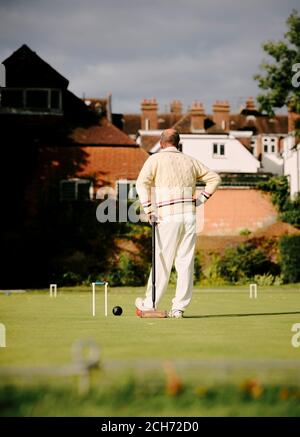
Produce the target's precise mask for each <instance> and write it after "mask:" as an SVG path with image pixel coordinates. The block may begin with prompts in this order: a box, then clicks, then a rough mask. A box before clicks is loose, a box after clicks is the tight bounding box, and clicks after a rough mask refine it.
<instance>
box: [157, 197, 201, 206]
mask: <svg viewBox="0 0 300 437" xmlns="http://www.w3.org/2000/svg"><path fill="white" fill-rule="evenodd" d="M185 202H195V199H193V198H192V197H190V198H180V199H170V200H165V201H163V202H159V203H157V204H156V206H157V207H158V208H161V207H162V206H169V205H176V204H177V203H185Z"/></svg>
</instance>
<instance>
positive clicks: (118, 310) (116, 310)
mask: <svg viewBox="0 0 300 437" xmlns="http://www.w3.org/2000/svg"><path fill="white" fill-rule="evenodd" d="M112 312H113V315H114V316H120V315H121V314H122V312H123V310H122V308H121V307H113V310H112Z"/></svg>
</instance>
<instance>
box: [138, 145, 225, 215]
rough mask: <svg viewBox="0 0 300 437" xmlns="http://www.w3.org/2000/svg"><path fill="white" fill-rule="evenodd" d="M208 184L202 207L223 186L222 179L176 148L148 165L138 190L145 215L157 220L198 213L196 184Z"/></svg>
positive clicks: (160, 153)
mask: <svg viewBox="0 0 300 437" xmlns="http://www.w3.org/2000/svg"><path fill="white" fill-rule="evenodd" d="M200 180H202V181H203V182H205V184H206V185H205V191H203V192H202V199H203V200H201V201H200V202H199V203H203V202H204V201H205V200H207V199H208V198H209V197H210V196H211V195H212V194H213V193H214V192H215V191H216V189H217V187H218V185H219V184H220V182H221V178H220V176H219V175H218V174H217V173H215V172H214V171H212V170H209V169H208V168H207V167H205V165H203V164H202V163H201V162H200V161H198V160H197V159H194V158H192V157H191V156H188V155H185V154H183V153H181V152H179V150H177V149H176V147H167V148H165V149H163V150H161V152H159V153H155V154H154V155H152V156H150V157H149V158H148V159H147V161H146V162H145V164H144V166H143V168H142V170H141V172H140V174H139V176H138V179H137V181H136V189H137V192H138V195H139V198H140V202H141V204H142V207H143V209H144V211H145V213H146V214H149V213H151V212H155V213H156V214H157V215H158V217H160V218H161V217H165V216H168V215H172V214H180V213H185V212H195V203H196V197H195V195H196V182H197V181H200Z"/></svg>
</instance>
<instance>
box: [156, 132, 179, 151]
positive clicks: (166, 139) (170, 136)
mask: <svg viewBox="0 0 300 437" xmlns="http://www.w3.org/2000/svg"><path fill="white" fill-rule="evenodd" d="M160 141H161V143H163V144H165V143H170V144H172V145H173V146H175V147H178V144H179V141H180V136H179V132H177V131H176V130H174V131H173V132H172V133H170V132H168V129H167V130H164V131H163V132H162V134H161V136H160Z"/></svg>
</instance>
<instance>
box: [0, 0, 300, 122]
mask: <svg viewBox="0 0 300 437" xmlns="http://www.w3.org/2000/svg"><path fill="white" fill-rule="evenodd" d="M292 9H297V10H298V11H299V10H300V7H299V0H297V1H296V0H284V1H283V0H251V1H245V0H244V1H242V0H239V1H237V0H84V1H83V0H81V1H79V0H50V1H49V0H48V1H47V0H26V1H25V0H0V62H1V61H3V60H4V59H5V58H7V57H8V56H9V55H10V54H11V53H12V52H13V51H15V50H16V49H18V48H19V47H20V46H21V45H22V44H24V43H25V44H27V45H28V46H29V47H30V48H31V49H32V50H34V51H35V52H37V54H38V55H39V56H40V57H42V58H43V59H44V60H45V61H47V62H49V63H50V64H51V65H52V67H54V68H55V69H56V70H58V71H59V72H60V73H61V74H62V75H63V76H64V77H66V78H67V79H68V80H69V81H70V85H69V89H70V90H71V91H72V92H74V93H75V94H76V95H77V96H79V97H82V96H85V97H104V96H106V95H107V94H108V93H112V109H113V112H120V113H138V112H139V111H140V102H141V101H142V100H143V99H144V98H156V99H157V101H158V103H159V108H160V111H161V112H164V111H166V110H167V109H168V108H169V104H170V102H171V101H172V100H174V99H179V100H181V101H182V103H183V107H184V109H187V107H188V106H189V105H191V104H192V103H193V101H200V102H202V103H203V105H204V107H205V110H206V111H207V112H208V113H209V112H211V107H212V104H213V103H214V101H216V100H228V101H229V102H230V105H231V108H232V110H238V109H240V107H241V105H242V104H243V103H244V102H245V100H246V98H247V97H249V96H253V97H254V98H255V97H256V96H257V94H258V92H259V90H258V87H257V84H256V82H255V81H254V79H253V75H254V74H255V73H257V72H258V71H259V65H260V64H261V62H262V60H263V59H266V55H265V54H264V52H263V49H262V47H261V45H262V43H263V42H265V41H267V40H273V41H278V40H280V39H282V37H283V35H284V33H285V31H286V19H287V17H288V16H289V14H290V13H291V11H292Z"/></svg>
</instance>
